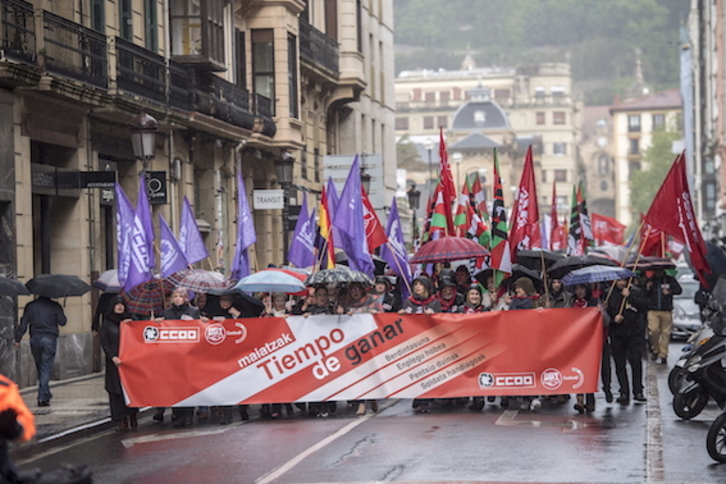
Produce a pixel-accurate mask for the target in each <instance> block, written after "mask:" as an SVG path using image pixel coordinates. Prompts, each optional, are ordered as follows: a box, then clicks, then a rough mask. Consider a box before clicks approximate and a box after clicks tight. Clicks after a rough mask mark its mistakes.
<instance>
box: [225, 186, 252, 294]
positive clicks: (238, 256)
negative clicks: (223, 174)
mask: <svg viewBox="0 0 726 484" xmlns="http://www.w3.org/2000/svg"><path fill="white" fill-rule="evenodd" d="M255 242H257V234H256V233H255V224H254V222H253V221H252V214H251V213H250V206H249V204H248V203H247V190H246V189H245V182H244V180H243V179H242V174H241V173H237V243H236V247H235V252H234V260H233V261H232V268H231V271H230V277H231V278H232V279H237V280H239V279H242V278H243V277H245V276H247V275H249V273H250V262H249V255H248V254H247V248H248V247H249V246H250V245H252V244H254V243H255Z"/></svg>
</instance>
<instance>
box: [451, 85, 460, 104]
mask: <svg viewBox="0 0 726 484" xmlns="http://www.w3.org/2000/svg"><path fill="white" fill-rule="evenodd" d="M452 91H453V93H454V99H455V100H457V101H458V100H460V99H461V88H458V87H454V88H453V89H452Z"/></svg>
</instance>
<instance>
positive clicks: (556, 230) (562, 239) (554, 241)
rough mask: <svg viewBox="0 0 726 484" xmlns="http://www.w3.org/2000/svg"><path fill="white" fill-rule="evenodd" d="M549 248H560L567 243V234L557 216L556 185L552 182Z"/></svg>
mask: <svg viewBox="0 0 726 484" xmlns="http://www.w3.org/2000/svg"><path fill="white" fill-rule="evenodd" d="M550 222H551V224H552V227H551V228H550V250H561V249H564V248H565V245H566V244H567V234H566V231H565V230H564V226H563V225H562V224H560V220H559V219H558V218H557V187H556V185H555V184H554V183H553V184H552V208H551V209H550Z"/></svg>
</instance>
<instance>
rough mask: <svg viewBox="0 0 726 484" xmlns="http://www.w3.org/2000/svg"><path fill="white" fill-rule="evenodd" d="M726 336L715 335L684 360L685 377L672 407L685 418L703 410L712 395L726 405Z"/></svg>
mask: <svg viewBox="0 0 726 484" xmlns="http://www.w3.org/2000/svg"><path fill="white" fill-rule="evenodd" d="M724 362H726V336H722V335H721V334H714V336H712V337H711V338H710V339H709V340H708V341H706V342H705V343H703V344H702V345H701V346H699V347H698V348H696V350H695V351H694V352H693V354H691V355H690V356H689V357H688V359H687V360H686V362H685V366H684V368H685V371H686V373H685V377H684V378H683V380H682V382H681V386H680V388H679V389H678V392H677V393H676V394H675V396H674V397H673V410H674V411H675V413H676V415H678V416H679V417H680V418H682V419H684V420H689V419H692V418H693V417H695V416H696V415H698V414H699V413H701V411H702V410H703V409H704V408H705V407H706V403H708V398H709V396H710V397H712V398H713V399H714V400H715V401H716V403H718V405H719V407H721V408H724V405H725V404H726V368H724Z"/></svg>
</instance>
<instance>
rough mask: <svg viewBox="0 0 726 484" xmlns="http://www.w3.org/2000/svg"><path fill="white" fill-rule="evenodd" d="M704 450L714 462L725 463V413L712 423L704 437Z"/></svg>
mask: <svg viewBox="0 0 726 484" xmlns="http://www.w3.org/2000/svg"><path fill="white" fill-rule="evenodd" d="M706 450H708V455H709V456H711V459H713V460H715V461H716V462H726V412H724V413H722V414H721V415H719V416H718V417H716V420H714V421H713V423H712V424H711V427H710V428H709V429H708V435H707V436H706Z"/></svg>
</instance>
